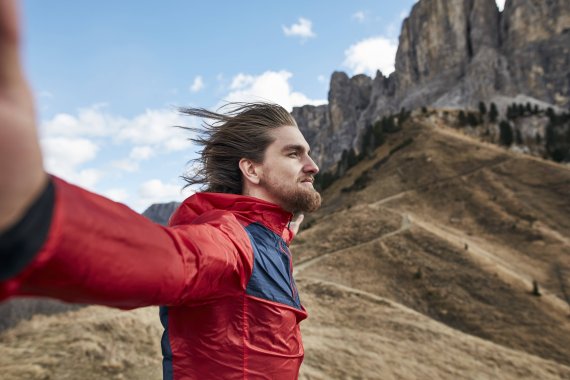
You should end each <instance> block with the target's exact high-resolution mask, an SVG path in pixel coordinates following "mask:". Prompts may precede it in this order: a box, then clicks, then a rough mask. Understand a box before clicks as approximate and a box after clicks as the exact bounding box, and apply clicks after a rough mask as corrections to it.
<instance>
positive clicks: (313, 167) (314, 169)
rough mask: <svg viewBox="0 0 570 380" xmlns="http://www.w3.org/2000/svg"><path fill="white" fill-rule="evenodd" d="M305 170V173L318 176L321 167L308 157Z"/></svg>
mask: <svg viewBox="0 0 570 380" xmlns="http://www.w3.org/2000/svg"><path fill="white" fill-rule="evenodd" d="M303 169H304V171H305V173H311V174H312V175H316V174H317V173H318V172H319V167H318V166H317V164H315V161H313V159H312V158H311V157H310V156H307V163H306V164H305V167H304V168H303Z"/></svg>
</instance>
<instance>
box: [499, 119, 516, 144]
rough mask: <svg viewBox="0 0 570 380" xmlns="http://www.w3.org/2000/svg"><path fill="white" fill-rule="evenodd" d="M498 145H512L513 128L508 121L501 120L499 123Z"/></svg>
mask: <svg viewBox="0 0 570 380" xmlns="http://www.w3.org/2000/svg"><path fill="white" fill-rule="evenodd" d="M499 143H500V144H501V145H504V146H511V145H512V144H513V128H512V127H511V124H510V123H509V122H508V121H505V120H503V121H501V122H500V123H499Z"/></svg>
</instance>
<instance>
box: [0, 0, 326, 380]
mask: <svg viewBox="0 0 570 380" xmlns="http://www.w3.org/2000/svg"><path fill="white" fill-rule="evenodd" d="M15 8H16V7H15V2H14V1H12V0H0V57H2V58H1V62H0V179H1V182H0V300H2V299H6V298H8V297H12V296H17V295H36V296H48V297H54V298H59V299H62V300H65V301H69V302H81V303H94V304H101V305H108V306H113V307H118V308H125V309H130V308H135V307H141V306H147V305H163V306H162V307H161V312H160V317H161V322H162V323H163V325H164V327H165V332H164V335H163V338H162V350H163V355H164V360H163V373H164V378H165V379H172V378H174V379H238V378H239V379H244V378H248V379H295V378H297V376H298V371H299V367H300V364H301V361H302V359H303V346H302V342H301V336H300V332H299V322H300V321H301V320H303V319H304V318H306V316H307V314H306V311H305V309H304V308H303V307H302V306H301V303H300V300H299V295H298V293H297V289H296V286H295V282H294V280H293V277H292V261H291V254H290V252H289V249H288V243H289V242H290V241H291V239H292V237H293V235H294V232H295V231H293V230H292V229H291V228H290V227H291V219H292V215H293V213H294V212H301V211H307V212H310V211H314V210H316V209H317V208H318V207H319V206H320V202H321V198H320V195H319V194H318V193H317V192H316V191H315V190H314V188H313V184H312V182H313V178H314V175H315V174H316V173H317V172H318V168H317V166H316V165H315V163H314V162H313V160H312V159H311V158H310V156H309V146H308V144H307V142H306V141H305V139H304V138H303V136H302V134H301V132H300V131H299V129H298V128H297V126H296V124H295V121H294V120H293V118H292V117H291V116H290V114H289V113H287V112H286V111H285V110H284V109H283V108H282V107H280V106H277V105H274V104H267V103H253V104H242V105H240V106H238V107H237V108H234V109H233V110H231V111H229V112H227V113H225V114H222V113H214V112H209V111H206V110H203V109H185V110H183V111H184V112H185V113H187V114H189V115H195V116H201V117H204V118H206V119H210V120H213V122H212V123H211V124H207V125H206V126H205V132H204V133H203V135H202V136H201V137H200V138H198V140H197V142H198V143H199V144H201V145H202V146H203V151H202V156H201V158H200V161H201V164H202V169H201V170H200V171H199V172H198V173H197V174H196V175H195V176H192V177H189V178H188V183H189V184H203V185H205V186H206V190H208V191H207V192H202V193H198V194H195V195H194V196H192V197H190V198H189V199H187V200H186V201H185V202H184V203H183V204H182V205H181V206H180V208H179V209H178V210H177V211H176V212H175V214H174V215H173V216H172V218H171V220H170V226H169V227H166V228H165V227H162V226H159V225H156V224H153V223H151V222H149V221H148V220H146V219H145V218H143V217H141V216H140V215H138V214H136V213H135V212H133V211H131V210H130V209H129V208H127V207H126V206H123V205H120V204H118V203H115V202H112V201H110V200H108V199H106V198H103V197H101V196H98V195H96V194H93V193H90V192H88V191H86V190H83V189H81V188H78V187H76V186H73V185H70V184H68V183H66V182H65V181H63V180H61V179H59V178H56V177H50V176H49V175H48V174H46V173H45V171H44V169H43V167H42V158H41V153H40V149H39V144H38V140H37V133H36V127H35V122H34V115H33V111H32V109H33V104H32V101H31V97H30V94H29V91H28V88H27V85H26V83H25V80H24V78H23V75H22V72H21V66H20V63H19V58H18V54H19V52H18V39H19V35H18V25H17V17H16V15H15ZM299 222H300V221H297V225H298V223H299Z"/></svg>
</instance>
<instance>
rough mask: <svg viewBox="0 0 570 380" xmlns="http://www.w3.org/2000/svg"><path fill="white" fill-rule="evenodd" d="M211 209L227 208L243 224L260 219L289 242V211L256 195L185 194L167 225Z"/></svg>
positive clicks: (291, 233) (180, 221)
mask: <svg viewBox="0 0 570 380" xmlns="http://www.w3.org/2000/svg"><path fill="white" fill-rule="evenodd" d="M211 210H224V211H229V212H231V213H233V214H234V215H236V217H237V218H238V220H240V221H241V222H242V223H245V224H246V225H248V224H251V223H261V224H263V225H264V226H265V227H267V228H268V229H270V230H271V231H273V232H274V233H276V234H277V235H279V236H281V237H282V238H283V240H285V243H287V244H289V243H290V241H291V240H292V239H293V232H292V231H291V230H290V229H289V223H290V222H291V219H292V217H293V215H292V214H291V213H290V212H288V211H285V210H284V209H283V208H281V207H280V206H278V205H276V204H274V203H271V202H267V201H264V200H262V199H259V198H254V197H249V196H245V195H236V194H225V193H207V192H203V193H196V194H194V195H192V196H191V197H189V198H187V199H186V200H185V201H184V202H182V204H181V205H180V206H179V207H178V209H177V210H176V211H175V212H174V214H172V216H171V217H170V221H169V225H170V226H177V225H181V224H188V223H191V222H192V221H193V220H194V219H196V218H197V217H198V216H200V215H202V214H204V213H205V212H208V211H211Z"/></svg>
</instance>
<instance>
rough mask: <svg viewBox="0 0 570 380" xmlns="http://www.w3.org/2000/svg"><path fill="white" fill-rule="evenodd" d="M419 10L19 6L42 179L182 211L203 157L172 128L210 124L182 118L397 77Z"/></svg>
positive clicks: (308, 98) (168, 0)
mask: <svg viewBox="0 0 570 380" xmlns="http://www.w3.org/2000/svg"><path fill="white" fill-rule="evenodd" d="M497 2H498V6H499V9H502V6H503V4H502V3H504V1H503V2H502V3H501V4H499V3H500V2H499V1H497ZM415 3H416V0H401V1H397V2H395V1H387V0H375V1H372V0H358V1H337V0H335V1H330V0H329V1H324V0H314V1H297V0H294V1H287V2H285V1H282V2H268V1H261V0H250V1H244V2H236V1H219V0H212V1H208V2H206V1H182V0H165V1H162V2H158V1H151V0H137V1H134V0H123V1H116V0H113V1H112V0H99V1H97V2H87V1H82V2H79V1H72V0H54V1H49V2H47V1H42V0H24V1H23V3H22V21H23V35H24V46H23V52H22V55H23V61H24V65H25V71H26V74H27V77H28V80H29V82H30V85H31V87H32V90H33V93H34V95H35V99H36V109H37V118H38V125H39V134H40V144H41V147H42V151H43V153H44V164H45V166H46V169H47V170H48V171H49V172H50V173H52V174H55V175H57V176H59V177H61V178H63V179H65V180H67V181H69V182H71V183H74V184H77V185H80V186H82V187H85V188H87V189H88V190H91V191H94V192H97V193H99V194H102V195H104V196H107V197H109V198H111V199H113V200H115V201H117V202H122V203H125V204H127V205H128V206H129V207H131V208H132V209H134V210H136V211H138V212H142V211H144V210H145V209H146V208H147V207H148V206H150V205H151V204H153V203H159V202H170V201H173V200H175V201H181V200H183V199H184V198H185V197H187V196H189V195H191V194H192V192H193V191H195V189H191V188H187V189H185V190H182V188H183V187H184V185H185V183H184V181H183V180H182V179H181V175H183V174H184V173H186V172H189V171H190V172H191V171H192V165H190V164H189V162H190V160H192V159H193V158H195V157H196V155H197V152H196V147H195V146H193V145H192V143H191V142H189V141H188V138H190V137H192V136H191V134H190V132H188V131H186V130H183V129H180V128H175V127H174V126H187V127H198V126H199V125H200V123H201V121H200V120H197V119H195V118H188V117H184V116H182V115H181V114H180V113H179V112H178V111H177V108H178V107H204V108H208V109H212V110H215V109H217V108H218V107H219V106H221V105H223V104H224V102H228V101H251V100H257V101H260V100H267V101H273V102H276V103H278V104H281V105H282V106H284V107H286V108H287V109H288V110H291V109H292V107H295V106H302V105H305V104H314V105H318V104H325V103H326V100H327V93H328V88H329V80H330V77H331V75H332V73H333V72H334V71H344V72H346V73H347V74H349V75H350V76H352V75H355V74H360V73H364V74H367V75H369V76H372V77H373V76H374V75H375V73H376V70H381V72H382V73H383V74H384V75H388V74H390V73H391V72H392V71H393V70H394V58H395V55H396V49H397V42H398V36H399V33H400V28H401V24H402V21H403V20H404V18H405V17H407V16H408V15H409V12H410V10H411V9H412V6H413V5H414V4H415Z"/></svg>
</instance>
